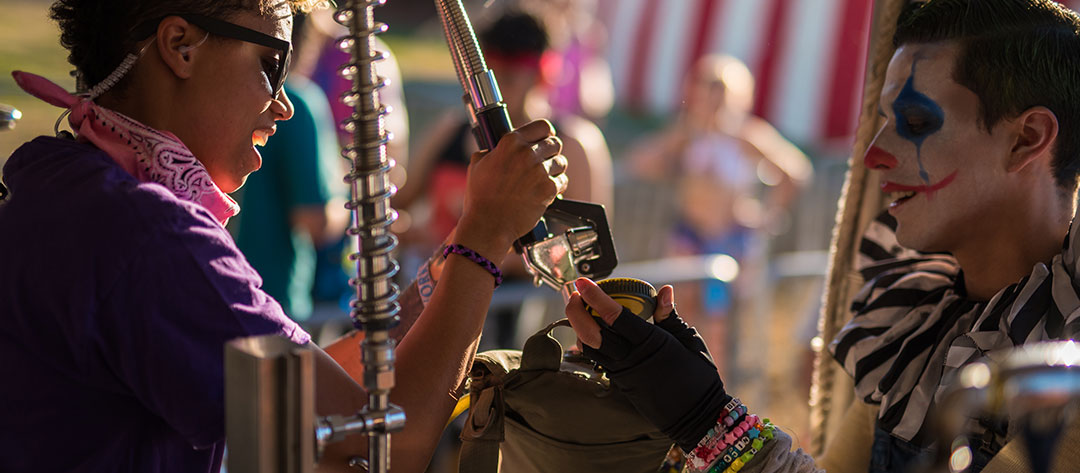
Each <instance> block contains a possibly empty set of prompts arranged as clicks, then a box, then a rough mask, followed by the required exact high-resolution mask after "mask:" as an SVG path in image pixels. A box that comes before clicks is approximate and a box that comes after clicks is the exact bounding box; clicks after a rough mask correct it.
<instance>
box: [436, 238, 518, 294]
mask: <svg viewBox="0 0 1080 473" xmlns="http://www.w3.org/2000/svg"><path fill="white" fill-rule="evenodd" d="M450 253H456V254H459V255H461V256H464V257H466V258H469V259H470V260H472V262H474V263H476V264H478V265H480V267H481V268H484V269H486V270H487V272H489V273H491V275H492V276H495V287H499V285H500V284H502V282H503V277H502V271H499V267H498V266H495V263H492V262H491V260H489V259H487V258H485V257H483V256H480V253H477V252H475V251H473V250H471V249H469V247H467V246H465V245H459V244H457V243H454V244H452V245H446V248H443V251H442V255H443V258H446V257H447V256H450Z"/></svg>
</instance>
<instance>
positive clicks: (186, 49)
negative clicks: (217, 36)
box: [176, 33, 210, 59]
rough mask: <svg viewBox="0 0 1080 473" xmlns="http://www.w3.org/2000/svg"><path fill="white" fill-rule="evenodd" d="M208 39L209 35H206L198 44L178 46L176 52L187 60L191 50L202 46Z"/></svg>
mask: <svg viewBox="0 0 1080 473" xmlns="http://www.w3.org/2000/svg"><path fill="white" fill-rule="evenodd" d="M209 37H210V33H206V36H203V39H200V40H199V42H198V43H195V44H190V45H189V44H185V45H183V46H180V47H178V48H176V52H178V53H180V54H182V55H184V59H187V58H188V53H189V52H191V50H192V49H195V48H197V47H199V46H202V44H203V43H205V42H206V38H209Z"/></svg>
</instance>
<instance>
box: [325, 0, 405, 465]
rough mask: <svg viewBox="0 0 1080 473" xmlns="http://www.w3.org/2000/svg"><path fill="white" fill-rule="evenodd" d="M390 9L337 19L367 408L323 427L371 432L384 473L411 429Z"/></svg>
mask: <svg viewBox="0 0 1080 473" xmlns="http://www.w3.org/2000/svg"><path fill="white" fill-rule="evenodd" d="M383 3H385V0H367V1H362V0H350V1H348V2H345V3H344V4H343V7H342V8H341V9H339V10H338V11H337V12H335V14H334V19H335V20H336V21H337V22H338V23H340V24H342V25H344V26H346V27H348V28H349V35H348V36H345V37H342V38H340V39H338V47H340V48H341V50H342V51H345V52H348V53H349V54H350V60H349V62H348V63H347V64H344V65H342V67H341V73H342V76H343V77H345V78H347V79H351V80H352V83H353V87H352V90H350V91H349V92H347V93H346V94H345V95H344V96H343V97H342V102H343V103H345V104H346V105H348V106H351V107H353V115H352V116H351V117H350V118H349V119H347V120H346V121H345V122H344V123H343V124H342V125H343V127H344V128H345V129H346V130H348V131H349V132H351V133H352V142H351V143H350V144H349V145H348V146H346V147H345V149H344V150H342V156H344V157H345V158H346V159H349V160H350V162H351V164H352V170H351V172H349V174H348V176H346V178H345V181H346V182H347V183H348V184H349V186H350V190H351V194H350V195H351V200H350V201H349V203H348V204H346V207H347V208H348V209H349V210H351V211H352V224H351V225H350V227H349V230H348V234H349V235H350V236H354V237H356V240H355V244H354V245H355V246H354V248H355V249H356V252H355V253H353V254H352V255H350V257H351V259H352V260H353V261H355V263H356V277H354V278H352V279H351V280H350V284H352V285H353V286H354V287H355V288H356V300H355V301H354V302H353V309H352V312H351V313H350V316H351V317H352V319H353V324H354V325H355V326H356V327H357V328H362V329H363V330H364V341H363V342H361V344H360V349H361V351H362V354H363V360H364V379H363V386H364V389H365V390H366V391H367V393H368V404H367V406H366V407H365V408H364V409H363V410H362V411H361V412H359V413H358V414H357V415H356V417H355V418H354V419H345V418H337V417H333V418H327V419H323V420H321V421H320V427H319V432H321V434H320V435H319V441H320V442H325V441H330V440H333V439H338V438H341V437H342V436H343V435H345V434H346V433H352V432H366V433H367V434H368V458H367V460H368V463H369V469H370V471H373V472H380V473H384V472H387V471H390V432H392V431H395V430H398V429H400V428H402V426H404V424H405V413H404V412H403V411H402V410H401V408H399V407H397V406H394V405H392V404H390V390H391V389H392V388H393V387H394V345H395V342H394V339H393V338H391V337H390V332H389V330H390V329H391V328H392V327H393V326H394V325H396V324H397V321H398V312H400V310H401V306H400V304H399V303H398V302H397V299H398V294H399V293H400V289H399V288H398V286H397V285H396V284H394V283H393V281H392V280H391V279H392V278H393V277H394V275H395V274H397V272H398V268H399V267H398V264H397V261H395V260H394V256H393V251H394V248H395V247H397V237H395V236H394V234H393V233H391V232H390V225H392V224H393V223H394V221H396V220H397V212H396V211H394V209H393V208H392V207H391V206H390V197H391V196H393V195H394V193H395V192H397V189H396V188H395V186H394V185H393V184H391V183H390V174H389V171H390V168H391V167H393V166H394V161H393V160H392V159H390V158H389V157H388V156H387V155H386V144H387V142H389V141H390V140H391V138H392V136H391V135H390V133H389V132H387V131H386V120H385V116H386V114H387V113H389V107H386V106H384V105H382V103H381V101H380V98H379V93H378V91H379V89H381V88H382V87H384V86H385V85H386V83H387V81H386V79H384V78H383V77H380V76H379V75H378V74H377V73H376V71H375V66H374V63H375V62H376V61H379V60H382V59H383V58H385V57H386V55H385V54H384V53H382V52H380V51H377V50H375V35H377V34H379V33H382V32H384V31H386V25H385V24H383V23H377V22H375V19H374V9H375V7H378V6H380V5H382V4H383Z"/></svg>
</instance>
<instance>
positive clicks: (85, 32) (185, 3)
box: [49, 0, 313, 89]
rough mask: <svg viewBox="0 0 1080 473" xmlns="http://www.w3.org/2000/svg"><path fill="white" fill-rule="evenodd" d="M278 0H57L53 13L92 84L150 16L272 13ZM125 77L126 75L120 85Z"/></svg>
mask: <svg viewBox="0 0 1080 473" xmlns="http://www.w3.org/2000/svg"><path fill="white" fill-rule="evenodd" d="M288 2H289V4H290V6H292V7H293V9H294V10H307V9H310V5H311V4H312V3H313V2H309V1H302V0H288ZM276 3H277V2H271V1H268V0H168V1H161V0H58V1H57V2H55V3H53V5H52V7H51V8H50V9H49V17H50V18H52V19H53V20H55V21H56V22H57V23H58V24H59V26H60V44H61V45H63V46H64V48H66V49H67V50H68V52H69V54H68V62H69V63H71V65H72V66H75V70H76V71H77V73H78V75H79V76H80V79H81V80H80V83H81V84H82V85H83V86H85V87H91V86H93V85H95V84H97V83H99V82H101V81H102V79H104V78H105V77H106V76H108V75H109V73H111V72H112V71H113V69H116V66H118V65H119V64H120V62H121V61H122V60H123V59H124V56H126V55H127V54H128V53H131V52H134V50H135V43H137V42H138V41H140V40H142V39H145V38H135V37H134V30H135V28H136V27H137V26H140V25H142V24H144V23H145V22H147V21H153V20H155V19H159V18H162V17H164V16H165V15H168V14H173V13H197V14H200V15H204V16H208V17H212V18H221V19H225V18H226V17H228V16H229V15H230V14H233V13H236V12H238V11H244V10H246V11H252V12H255V13H257V14H259V15H263V16H267V17H269V16H270V15H271V14H272V13H273V10H274V8H273V7H274V5H275V4H276ZM125 82H126V81H124V80H122V81H121V83H120V84H118V85H117V87H116V88H117V89H119V88H122V85H123V84H124V83H125Z"/></svg>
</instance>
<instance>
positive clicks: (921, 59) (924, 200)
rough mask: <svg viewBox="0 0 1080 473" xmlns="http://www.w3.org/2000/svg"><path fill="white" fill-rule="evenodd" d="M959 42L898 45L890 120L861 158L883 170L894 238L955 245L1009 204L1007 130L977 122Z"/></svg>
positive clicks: (883, 109)
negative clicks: (960, 69) (959, 68)
mask: <svg viewBox="0 0 1080 473" xmlns="http://www.w3.org/2000/svg"><path fill="white" fill-rule="evenodd" d="M958 51H959V48H958V46H956V45H954V44H951V43H934V44H914V45H904V46H902V47H900V48H899V49H898V50H897V51H896V54H895V55H894V56H893V58H892V60H891V61H890V62H889V68H888V71H887V73H886V77H885V82H884V84H883V87H882V91H881V98H880V101H879V112H880V113H881V114H882V115H883V117H884V120H885V123H884V125H883V126H882V128H881V130H880V132H879V133H878V135H877V137H875V138H874V142H873V144H872V146H871V147H870V148H869V149H868V151H867V154H866V156H865V157H864V163H865V164H866V167H867V168H868V169H870V170H871V171H873V172H875V173H876V174H877V175H878V178H879V182H880V183H881V189H882V192H883V193H885V194H886V199H887V200H888V202H889V209H888V210H889V213H890V214H892V215H893V216H894V217H896V220H897V239H898V240H899V242H900V243H901V244H902V245H904V246H906V247H908V248H911V249H915V250H920V251H953V250H955V249H956V248H957V247H958V246H959V245H963V242H964V241H971V240H973V239H978V237H979V235H984V234H986V233H987V232H989V231H992V228H989V227H988V226H989V225H991V224H995V225H999V224H1001V222H1000V221H999V220H1000V218H999V215H1000V209H1001V208H1003V207H1002V206H1005V205H1008V198H1007V193H1003V192H1001V189H1003V187H1004V186H1005V185H1006V181H1005V179H1006V172H1005V169H1006V167H1007V165H1006V164H1005V163H1006V162H1008V159H1009V158H1008V156H1009V150H1010V149H1011V147H1012V144H1011V142H1009V138H1008V136H1009V135H1008V133H997V134H993V133H990V132H989V131H987V130H986V129H985V128H983V127H982V126H981V125H980V122H979V99H978V96H976V95H975V93H974V92H972V91H971V90H970V89H968V88H966V87H964V86H962V85H960V84H958V83H956V81H955V80H954V79H953V69H954V63H955V62H956V56H957V54H958Z"/></svg>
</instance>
